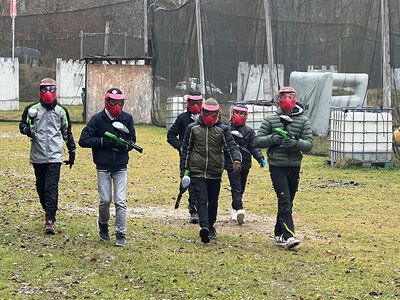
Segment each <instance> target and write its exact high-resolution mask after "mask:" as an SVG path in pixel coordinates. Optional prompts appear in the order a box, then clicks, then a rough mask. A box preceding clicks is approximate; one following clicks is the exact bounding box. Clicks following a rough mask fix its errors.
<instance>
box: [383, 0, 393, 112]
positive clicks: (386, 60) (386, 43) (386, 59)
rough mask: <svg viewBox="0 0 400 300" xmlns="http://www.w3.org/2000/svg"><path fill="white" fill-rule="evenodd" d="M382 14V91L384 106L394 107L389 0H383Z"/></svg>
mask: <svg viewBox="0 0 400 300" xmlns="http://www.w3.org/2000/svg"><path fill="white" fill-rule="evenodd" d="M381 12H382V13H381V15H382V22H381V23H382V56H383V57H382V91H383V106H384V107H392V95H391V84H392V82H391V80H390V79H391V74H390V40H389V5H388V0H381Z"/></svg>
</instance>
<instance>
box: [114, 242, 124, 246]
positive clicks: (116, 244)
mask: <svg viewBox="0 0 400 300" xmlns="http://www.w3.org/2000/svg"><path fill="white" fill-rule="evenodd" d="M114 245H115V246H117V247H125V246H126V244H120V243H115V244H114Z"/></svg>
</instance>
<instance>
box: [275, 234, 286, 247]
mask: <svg viewBox="0 0 400 300" xmlns="http://www.w3.org/2000/svg"><path fill="white" fill-rule="evenodd" d="M274 240H275V244H276V245H277V246H279V247H285V246H286V241H285V239H284V238H283V236H279V235H276V236H275V237H274Z"/></svg>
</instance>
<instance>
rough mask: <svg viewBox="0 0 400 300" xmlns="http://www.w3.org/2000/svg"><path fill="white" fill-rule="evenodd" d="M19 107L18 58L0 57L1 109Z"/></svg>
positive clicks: (15, 108) (16, 108)
mask: <svg viewBox="0 0 400 300" xmlns="http://www.w3.org/2000/svg"><path fill="white" fill-rule="evenodd" d="M18 109H19V63H18V59H14V61H13V60H12V58H11V57H0V110H18Z"/></svg>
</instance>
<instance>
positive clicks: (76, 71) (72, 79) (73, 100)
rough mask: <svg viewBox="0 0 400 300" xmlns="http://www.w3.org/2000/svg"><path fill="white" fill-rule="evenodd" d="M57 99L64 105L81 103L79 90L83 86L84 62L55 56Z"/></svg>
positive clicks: (80, 90)
mask: <svg viewBox="0 0 400 300" xmlns="http://www.w3.org/2000/svg"><path fill="white" fill-rule="evenodd" d="M56 81H57V101H58V102H60V103H61V104H66V105H79V104H82V98H81V92H82V88H83V87H84V86H85V64H84V62H80V61H79V60H72V59H70V60H63V59H62V58H57V67H56Z"/></svg>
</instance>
